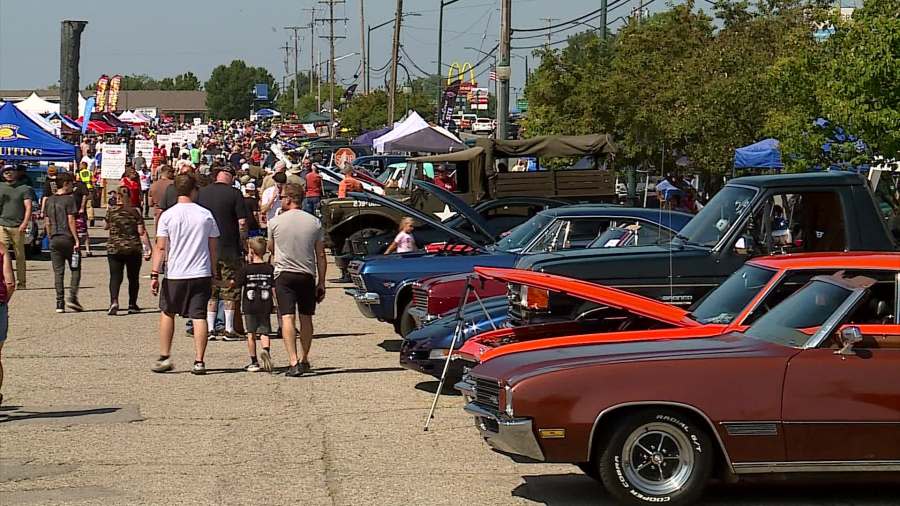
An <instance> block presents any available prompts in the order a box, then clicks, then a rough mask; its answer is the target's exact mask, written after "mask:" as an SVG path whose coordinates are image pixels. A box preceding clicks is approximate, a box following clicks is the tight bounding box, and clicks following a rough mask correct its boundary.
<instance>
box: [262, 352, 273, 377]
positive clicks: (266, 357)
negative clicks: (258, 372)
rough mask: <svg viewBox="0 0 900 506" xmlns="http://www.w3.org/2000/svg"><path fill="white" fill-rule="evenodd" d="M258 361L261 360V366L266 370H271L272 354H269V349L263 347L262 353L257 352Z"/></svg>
mask: <svg viewBox="0 0 900 506" xmlns="http://www.w3.org/2000/svg"><path fill="white" fill-rule="evenodd" d="M259 361H260V362H262V368H263V369H265V371H266V372H272V355H270V354H269V350H267V349H265V348H264V349H263V351H262V353H260V354H259Z"/></svg>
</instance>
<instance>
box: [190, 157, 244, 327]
mask: <svg viewBox="0 0 900 506" xmlns="http://www.w3.org/2000/svg"><path fill="white" fill-rule="evenodd" d="M213 171H214V176H215V178H216V179H215V182H214V183H213V184H211V185H207V186H205V187H203V188H201V189H200V193H199V195H198V197H197V204H199V205H201V206H203V207H205V208H206V209H208V210H209V212H211V213H212V215H213V218H214V219H215V220H216V225H217V226H218V227H219V234H220V235H219V241H218V252H217V258H218V260H217V262H216V272H217V273H218V276H216V277H217V278H218V279H220V280H221V281H222V284H223V286H222V287H218V286H216V287H213V292H212V297H211V298H210V299H209V305H208V306H207V308H206V320H207V323H208V324H209V328H210V329H213V328H215V321H216V309H217V308H218V305H219V299H221V300H223V301H224V302H225V334H224V336H223V338H224V339H225V340H226V341H231V340H236V339H239V337H240V336H238V334H237V333H236V332H235V331H234V317H235V310H236V309H237V306H238V301H239V299H240V290H239V289H235V288H234V287H233V283H231V285H232V286H231V287H229V286H228V285H229V283H230V282H232V281H234V278H235V275H236V274H237V272H238V270H240V268H241V265H242V256H243V250H244V248H243V244H244V241H245V240H246V238H247V206H246V204H244V196H243V195H242V194H241V192H240V190H238V189H237V188H235V187H234V186H232V183H233V182H234V169H232V168H231V166H228V165H226V166H224V167H215V168H213ZM212 335H213V334H212V331H210V336H212Z"/></svg>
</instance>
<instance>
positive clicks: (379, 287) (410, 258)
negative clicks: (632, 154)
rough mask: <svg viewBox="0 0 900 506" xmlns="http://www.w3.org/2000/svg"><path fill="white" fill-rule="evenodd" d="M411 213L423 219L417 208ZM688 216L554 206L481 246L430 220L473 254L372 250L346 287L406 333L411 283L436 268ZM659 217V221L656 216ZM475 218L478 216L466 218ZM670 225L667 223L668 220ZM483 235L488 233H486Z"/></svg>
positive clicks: (508, 258)
mask: <svg viewBox="0 0 900 506" xmlns="http://www.w3.org/2000/svg"><path fill="white" fill-rule="evenodd" d="M354 196H355V197H357V198H359V199H361V200H367V201H374V202H377V203H380V204H381V205H383V206H401V205H402V204H399V203H397V202H394V201H391V200H389V199H386V198H384V197H380V196H378V195H371V194H354ZM409 211H410V216H413V217H415V218H418V219H420V220H421V221H426V219H427V216H424V215H423V214H422V213H419V216H417V215H416V214H412V211H414V209H409ZM690 218H691V216H690V215H687V214H683V213H676V212H671V211H667V212H663V213H660V212H659V211H649V210H647V209H634V208H624V207H618V206H606V205H597V204H585V205H576V206H566V207H558V208H555V209H548V210H545V211H541V212H540V213H538V214H537V215H535V216H534V217H533V218H532V219H530V220H528V221H527V222H525V223H523V224H522V225H519V226H518V227H516V228H515V229H514V230H513V231H512V232H510V234H509V235H507V236H506V237H504V238H503V239H501V240H499V241H497V242H496V243H494V244H492V245H489V246H483V245H479V244H477V243H476V242H475V241H473V240H472V239H471V238H469V237H468V236H465V235H463V234H461V233H460V232H458V231H456V230H453V229H450V228H448V227H446V226H443V225H441V226H440V227H438V225H439V224H433V226H435V227H436V228H438V229H440V230H443V231H445V232H447V233H448V236H447V237H448V239H447V240H448V241H451V242H456V243H460V244H462V245H465V246H468V247H469V248H471V250H472V251H473V253H471V254H452V253H450V254H443V253H441V254H425V253H407V254H402V255H390V256H382V257H378V256H373V257H367V258H366V259H365V260H356V261H352V262H350V266H349V272H350V278H351V280H352V281H353V283H354V285H355V288H353V289H350V290H348V291H347V293H349V294H350V295H352V296H353V297H354V298H355V300H356V303H357V307H358V308H359V309H360V312H362V313H363V315H365V316H367V317H369V318H377V319H378V320H381V321H386V322H389V323H392V324H394V327H395V330H396V331H397V332H398V333H399V334H400V335H402V336H405V335H406V334H408V333H409V332H410V331H412V330H413V328H415V322H414V320H413V317H412V316H411V315H410V314H409V309H410V308H411V307H412V306H413V305H414V302H413V296H412V288H413V285H414V283H415V282H416V281H418V280H419V279H421V278H424V277H428V276H434V275H436V274H450V273H458V272H471V271H472V268H473V267H474V266H476V265H485V266H493V267H512V265H513V264H514V263H515V262H516V261H517V260H518V259H519V258H521V257H523V256H527V255H531V254H535V253H540V252H546V251H561V250H567V249H574V248H584V247H585V246H587V245H588V244H590V243H591V242H592V241H593V240H594V238H596V237H597V236H598V235H599V234H600V233H602V232H603V231H604V230H606V228H607V227H609V226H610V225H611V224H613V223H615V222H617V221H624V220H629V221H630V220H635V219H639V220H641V221H642V222H644V223H645V224H646V226H647V227H648V228H650V227H655V228H656V229H657V230H658V235H659V236H660V238H661V240H667V239H668V238H669V237H670V236H671V235H672V234H674V233H675V232H674V231H675V230H678V229H680V228H681V226H683V225H684V224H685V223H687V222H688V221H689V220H690ZM657 220H658V221H657ZM469 222H470V223H473V224H474V223H476V222H477V220H475V219H472V220H469ZM670 223H671V224H673V225H671V226H672V228H668V227H669V224H670ZM485 235H487V234H485Z"/></svg>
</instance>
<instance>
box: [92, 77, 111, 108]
mask: <svg viewBox="0 0 900 506" xmlns="http://www.w3.org/2000/svg"><path fill="white" fill-rule="evenodd" d="M108 87H109V77H108V76H107V75H106V74H103V75H102V76H100V79H98V80H97V101H96V103H95V106H94V111H96V112H103V111H105V110H106V92H107V91H108V90H107V88H108Z"/></svg>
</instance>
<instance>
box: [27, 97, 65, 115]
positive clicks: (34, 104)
mask: <svg viewBox="0 0 900 506" xmlns="http://www.w3.org/2000/svg"><path fill="white" fill-rule="evenodd" d="M16 106H17V107H18V108H19V109H20V110H22V111H28V112H35V113H38V114H47V113H48V112H59V104H54V103H53V102H48V101H46V100H44V99H43V98H41V97H40V96H38V94H37V93H34V92H32V93H31V95H29V96H28V98H26V99H25V100H22V101H21V102H18V103H16Z"/></svg>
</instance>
